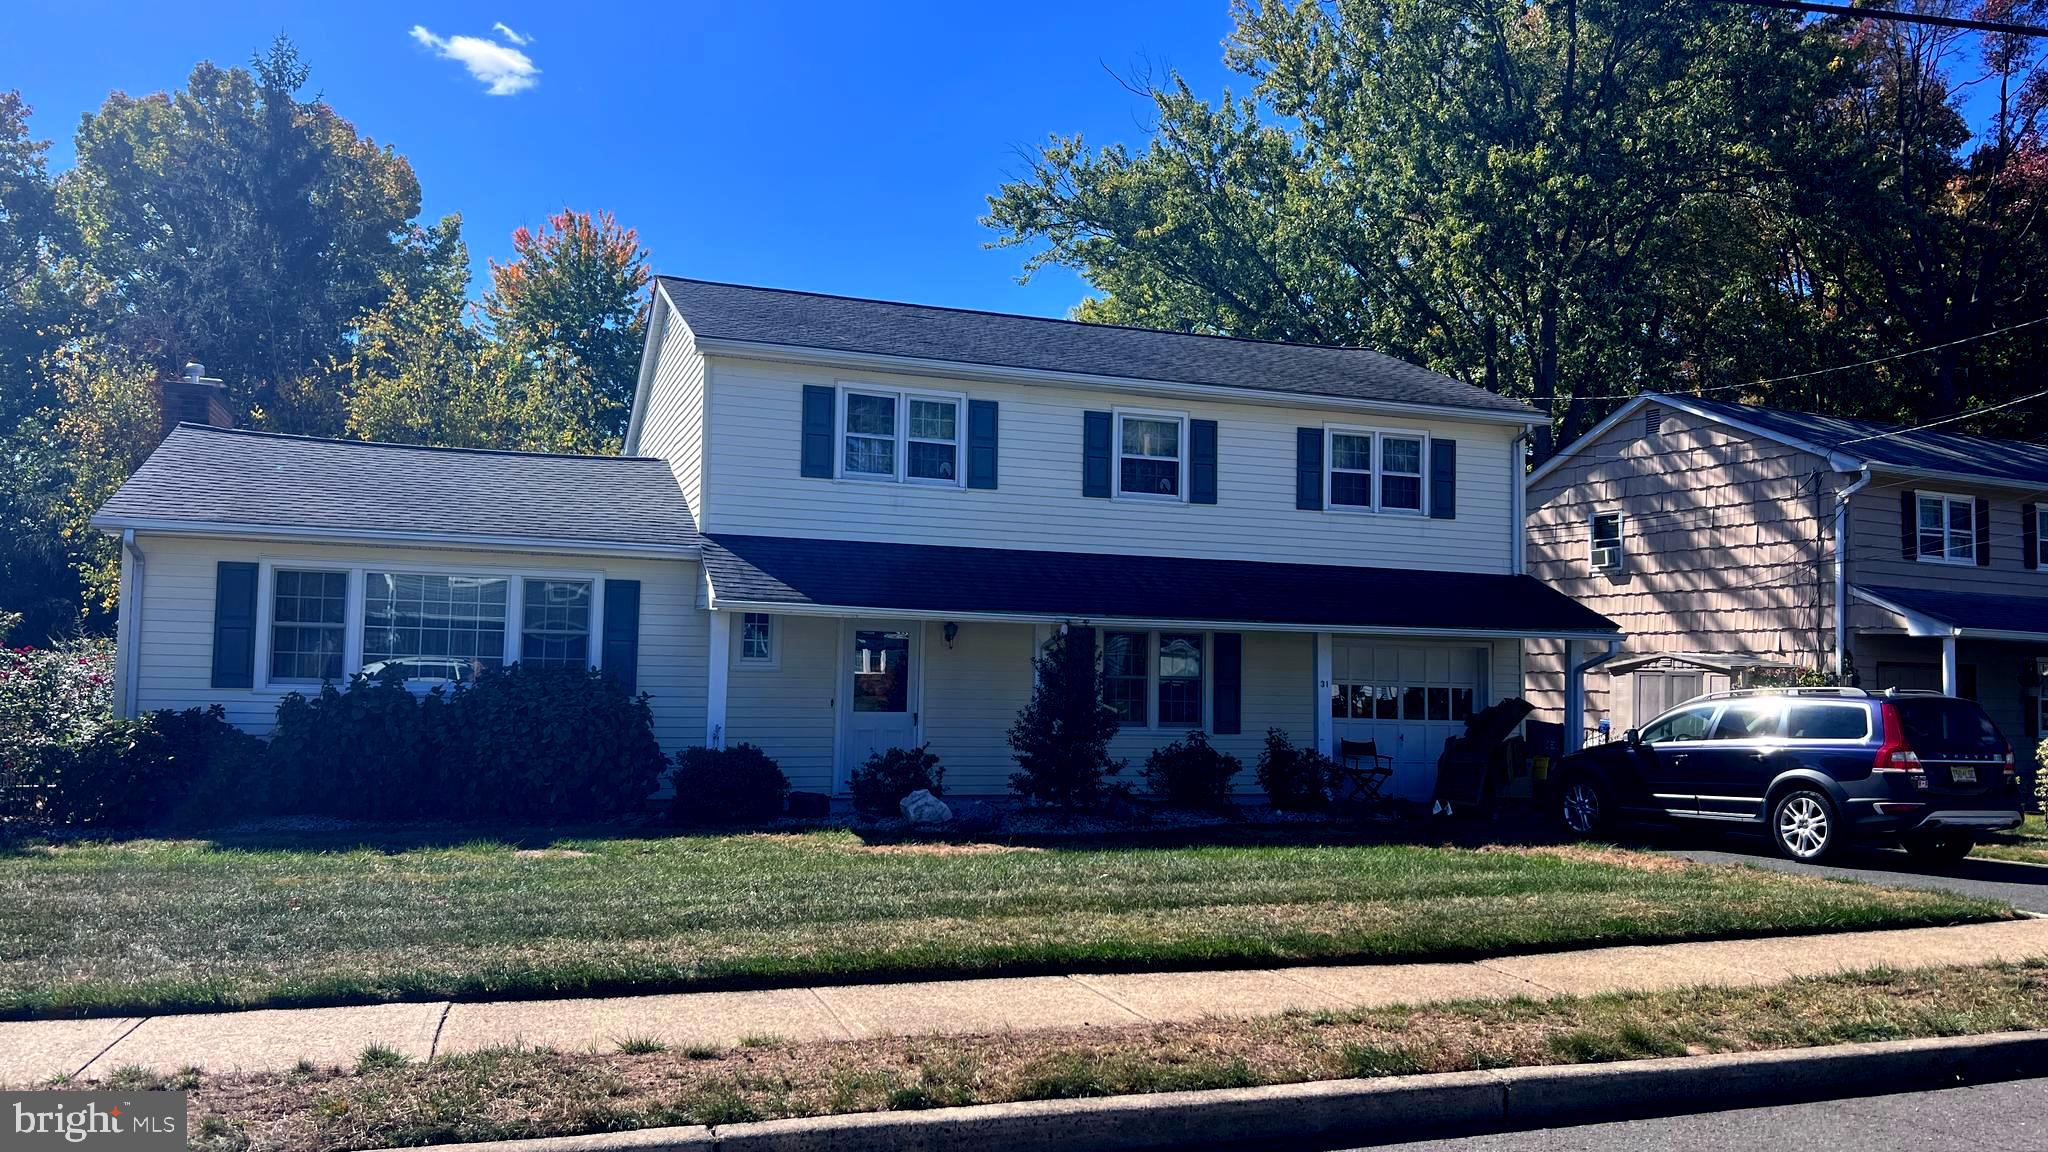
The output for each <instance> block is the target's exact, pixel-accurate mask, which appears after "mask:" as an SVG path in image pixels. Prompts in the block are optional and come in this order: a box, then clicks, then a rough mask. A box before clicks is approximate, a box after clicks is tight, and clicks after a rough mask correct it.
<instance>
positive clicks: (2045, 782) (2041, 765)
mask: <svg viewBox="0 0 2048 1152" xmlns="http://www.w3.org/2000/svg"><path fill="white" fill-rule="evenodd" d="M2034 799H2035V800H2037V801H2039V802H2040V803H2039V805H2038V807H2040V808H2041V809H2042V810H2043V811H2048V740H2043V741H2041V744H2040V746H2039V747H2037V748H2035V749H2034Z"/></svg>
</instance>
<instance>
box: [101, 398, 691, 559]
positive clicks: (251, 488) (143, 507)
mask: <svg viewBox="0 0 2048 1152" xmlns="http://www.w3.org/2000/svg"><path fill="white" fill-rule="evenodd" d="M92 522H93V526H94V527H96V528H100V529H104V530H120V529H123V528H136V529H140V530H158V531H173V532H187V533H207V534H220V535H262V534H265V533H275V534H285V535H292V536H307V537H318V536H329V537H333V538H338V539H357V540H361V539H375V540H389V541H391V542H393V543H412V542H434V543H447V544H474V545H480V546H500V547H504V546H533V547H541V548H561V549H571V548H575V549H585V550H591V551H601V550H610V551H626V552H660V553H680V554H694V553H695V551H696V549H697V547H698V543H699V541H698V537H697V528H696V522H695V520H694V519H693V518H692V516H691V515H690V508H689V505H688V503H687V502H685V501H684V499H683V493H682V489H681V488H680V487H678V486H677V484H676V481H675V477H674V476H672V475H671V474H670V473H669V468H668V464H667V463H666V462H664V461H661V460H656V459H651V458H646V457H632V456H557V455H549V454H545V453H535V452H494V451H485V450H477V449H466V448H424V447H418V446H415V445H410V444H379V443H371V442H366V441H360V440H323V439H318V438H314V437H310V436H281V435H277V434H274V433H268V432H247V431H240V430H236V429H228V428H214V427H210V426H207V425H201V424H180V425H178V427H177V428H175V429H173V430H172V432H171V434H170V435H169V436H167V437H165V438H164V442H163V443H162V444H160V445H158V446H157V449H156V451H154V452H152V453H150V455H149V459H147V460H145V461H143V463H142V467H140V468H137V469H136V470H135V474H134V475H132V476H130V477H129V478H128V481H127V483H125V484H123V485H121V490H120V491H118V492H116V493H114V496H113V498H112V499H110V500H108V501H107V502H106V504H105V505H104V506H103V507H101V508H100V510H99V512H98V513H97V514H96V515H95V516H94V517H93V521H92Z"/></svg>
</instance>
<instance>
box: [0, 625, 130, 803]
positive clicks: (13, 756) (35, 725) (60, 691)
mask: <svg viewBox="0 0 2048 1152" xmlns="http://www.w3.org/2000/svg"><path fill="white" fill-rule="evenodd" d="M10 619H18V617H13V616H11V615H10V614H8V613H0V634H5V632H6V631H7V628H8V621H9V620H10ZM113 700H114V645H113V644H112V642H110V641H106V640H81V641H77V642H74V643H68V644H60V645H57V646H56V647H54V648H0V788H4V787H6V786H8V785H10V784H19V783H23V782H25V781H26V779H27V778H28V776H29V775H30V774H32V773H34V772H36V771H37V770H38V768H39V765H40V763H41V760H42V757H43V754H44V752H45V751H46V750H47V749H51V748H76V747H79V746H80V745H82V744H84V743H85V742H86V741H87V740H88V739H89V738H90V737H91V736H92V734H93V733H94V732H95V731H96V730H98V729H99V727H100V726H101V725H104V724H106V723H107V722H108V721H109V720H111V719H112V718H113Z"/></svg>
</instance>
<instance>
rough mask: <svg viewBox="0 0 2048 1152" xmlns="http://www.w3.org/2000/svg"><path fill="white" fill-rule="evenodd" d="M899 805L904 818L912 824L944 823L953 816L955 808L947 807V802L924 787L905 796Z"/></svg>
mask: <svg viewBox="0 0 2048 1152" xmlns="http://www.w3.org/2000/svg"><path fill="white" fill-rule="evenodd" d="M898 807H899V808H901V809H902V811H903V818H904V819H905V820H908V821H910V822H911V823H912V824H944V823H946V822H947V821H949V820H951V819H952V818H953V810H952V809H951V808H948V807H946V802H945V801H944V800H941V799H939V798H938V797H937V796H934V795H932V794H931V793H930V792H929V791H928V790H926V789H923V788H919V789H918V790H917V791H915V792H912V793H911V794H910V795H908V796H905V797H904V798H903V802H902V803H901V804H899V805H898Z"/></svg>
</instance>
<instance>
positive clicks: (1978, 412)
mask: <svg viewBox="0 0 2048 1152" xmlns="http://www.w3.org/2000/svg"><path fill="white" fill-rule="evenodd" d="M2043 396H2048V388H2043V389H2042V390H2041V391H2039V392H2030V393H2028V394H2027V395H2025V396H2020V397H2017V398H2015V399H2012V400H2007V401H2005V402H2004V403H2001V404H1993V405H1991V406H1990V407H1988V408H1972V409H1971V410H1969V411H1968V412H1958V413H1957V414H1955V415H1954V416H1944V417H1942V418H1941V419H1939V420H1929V421H1928V422H1927V423H1925V424H1915V425H1913V426H1912V427H1911V428H1895V429H1893V430H1891V431H1890V432H1873V433H1871V434H1870V435H1868V436H1858V437H1856V438H1855V439H1854V440H1843V441H1840V442H1838V443H1835V444H1832V445H1829V447H1831V448H1846V447H1848V446H1849V445H1851V444H1861V443H1863V442H1865V441H1867V440H1890V439H1891V438H1892V437H1894V436H1906V435H1910V434H1912V433H1914V432H1923V431H1925V430H1927V429H1929V428H1939V427H1941V426H1942V425H1943V424H1953V423H1955V422H1956V421H1958V420H1968V419H1970V418H1971V417H1973V416H1982V415H1983V414H1985V413H1986V412H1996V411H1998V410H1999V409H2000V408H2010V407H2012V406H2013V405H2015V404H2025V403H2026V402H2027V401H2029V400H2039V399H2040V398H2041V397H2043Z"/></svg>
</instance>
